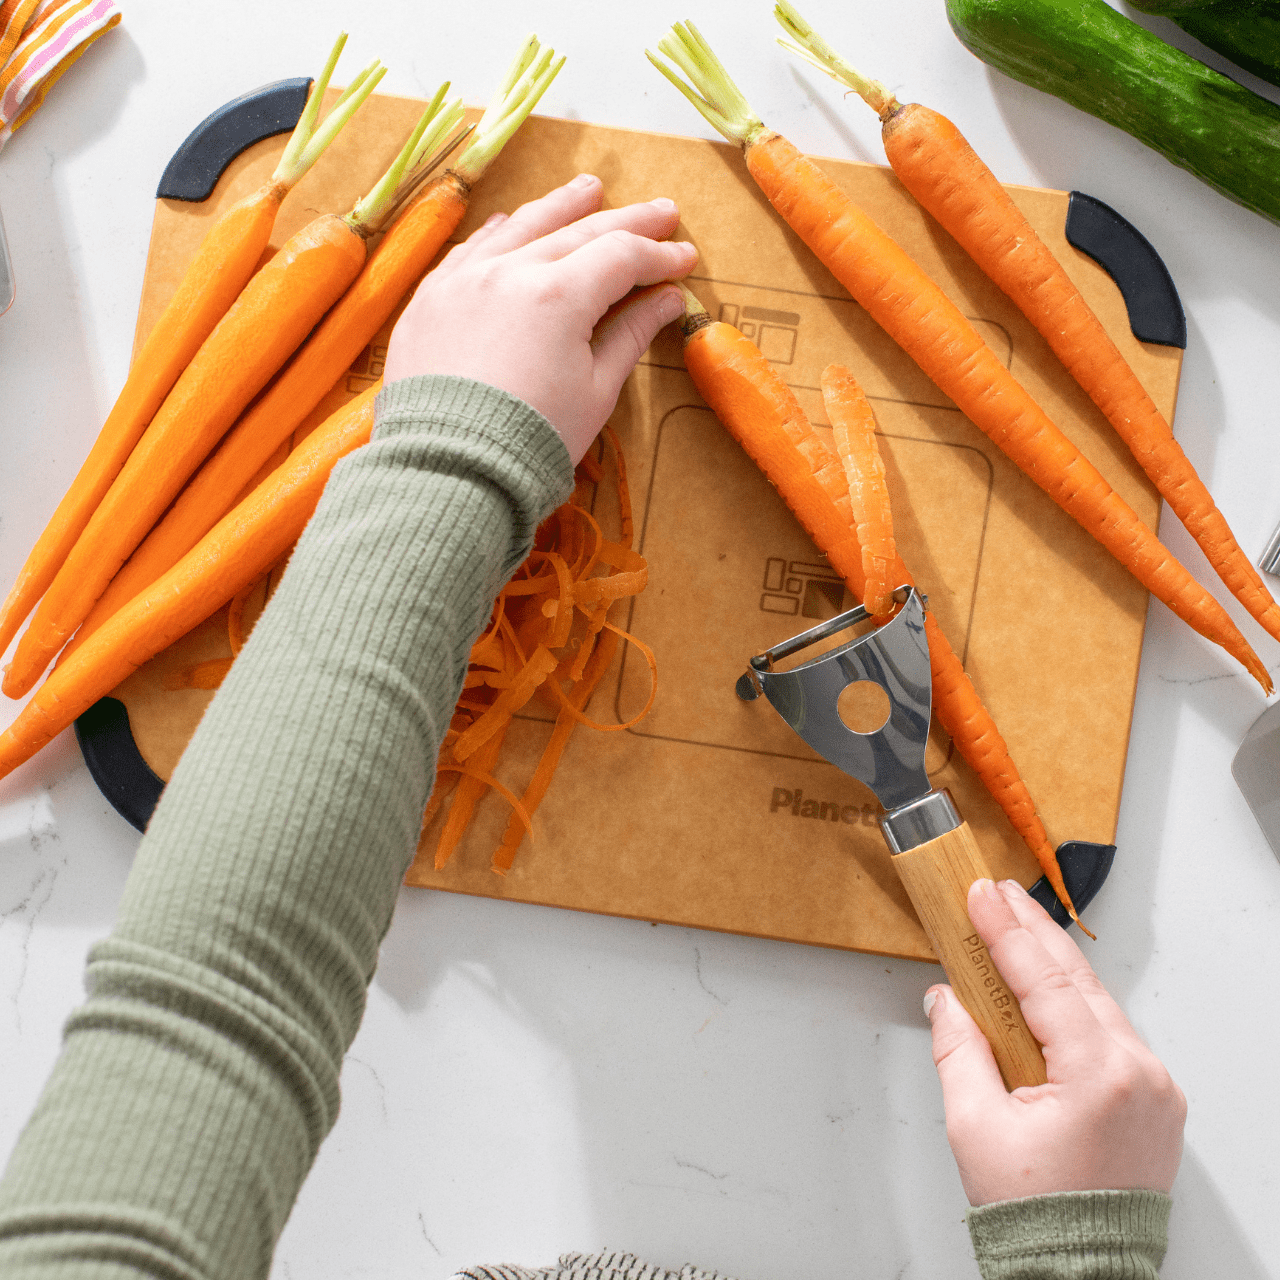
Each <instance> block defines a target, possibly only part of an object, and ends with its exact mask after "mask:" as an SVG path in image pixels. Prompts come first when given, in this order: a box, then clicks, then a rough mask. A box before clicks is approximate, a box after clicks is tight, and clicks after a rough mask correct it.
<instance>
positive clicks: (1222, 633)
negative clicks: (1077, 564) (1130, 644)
mask: <svg viewBox="0 0 1280 1280" xmlns="http://www.w3.org/2000/svg"><path fill="white" fill-rule="evenodd" d="M658 47H659V49H660V50H661V51H662V52H663V53H665V54H667V56H668V57H670V58H671V60H672V61H673V62H675V63H676V65H677V66H679V67H680V68H681V70H683V71H684V72H685V73H686V74H687V75H688V76H689V77H690V79H691V80H692V81H693V84H694V85H696V86H697V88H696V89H694V88H690V87H689V85H687V84H686V83H685V82H684V81H683V80H681V79H680V77H679V76H677V75H676V74H675V73H674V72H673V71H671V70H670V69H669V68H667V67H666V66H664V65H663V64H662V63H660V62H659V61H658V60H657V59H656V58H655V57H654V56H653V55H652V54H649V55H648V56H649V59H650V61H651V62H652V63H653V64H654V66H656V67H657V68H658V69H659V70H660V71H662V73H663V74H664V75H665V76H666V77H667V78H668V79H669V80H671V82H672V83H673V84H675V85H676V86H677V87H678V88H679V89H680V91H681V92H682V93H684V94H685V96H686V97H687V98H689V100H690V101H691V102H692V103H693V104H694V106H696V107H697V108H698V110H699V111H700V112H701V113H702V115H703V116H704V118H705V119H706V120H707V121H708V122H709V123H711V124H712V125H713V126H714V127H715V128H716V129H718V130H719V131H720V132H721V133H722V134H724V136H725V137H727V138H729V139H730V140H731V141H734V142H737V143H738V144H739V145H740V146H742V148H743V150H744V152H745V155H746V162H747V169H748V171H749V172H750V174H751V176H752V177H753V178H754V179H755V181H756V183H757V185H758V186H759V187H760V189H761V190H762V191H763V192H764V194H765V196H766V197H767V198H768V200H769V202H770V204H772V205H773V207H774V208H775V209H776V210H777V211H778V212H779V213H780V214H781V215H782V217H783V218H784V219H785V220H786V222H787V223H788V225H789V226H790V227H791V228H792V230H793V231H795V232H796V233H797V234H798V235H799V236H800V238H801V239H802V240H803V241H804V242H805V243H806V244H807V245H808V246H809V248H810V249H812V250H813V252H814V253H815V254H816V255H817V257H818V259H819V260H820V261H821V262H822V263H823V265H824V266H825V267H826V268H827V269H828V270H829V271H830V272H831V273H832V274H833V275H834V276H835V277H836V279H837V280H838V281H839V282H840V283H841V284H842V285H843V286H844V287H845V288H846V289H847V290H848V291H849V293H850V294H851V295H852V296H853V298H854V300H855V301H857V302H858V303H859V304H860V305H861V306H862V307H863V308H864V309H865V310H866V311H867V313H868V314H869V315H870V316H871V317H872V319H874V320H875V321H876V322H877V323H878V324H879V325H880V326H881V328H883V329H884V330H885V331H886V332H887V333H888V334H889V336H890V337H892V338H893V339H894V340H895V341H896V342H897V343H898V345H899V346H900V347H902V349H903V350H904V351H906V352H907V354H908V355H910V356H911V357H912V359H914V360H915V362H916V363H917V364H918V365H919V366H920V368H921V369H923V370H924V372H925V373H926V374H928V375H929V377H930V378H932V379H933V381H934V382H935V383H936V384H937V385H938V387H939V388H941V390H942V391H944V392H945V393H946V394H947V395H948V396H950V397H951V399H952V400H953V401H955V403H956V405H957V406H958V407H959V409H960V410H961V412H962V413H964V414H965V415H966V416H967V417H968V418H969V420H970V421H971V422H973V423H974V425H975V426H977V427H978V428H979V430H981V431H982V432H984V433H985V434H986V435H987V436H989V437H990V438H991V440H993V441H994V442H995V443H996V444H997V445H998V446H999V447H1000V449H1002V450H1003V451H1004V453H1005V454H1006V455H1007V456H1008V457H1009V458H1010V459H1011V460H1012V461H1013V462H1014V463H1015V464H1016V465H1017V466H1019V467H1020V468H1021V469H1022V470H1023V471H1024V472H1025V473H1026V474H1027V476H1028V477H1029V478H1030V479H1032V480H1034V481H1035V483H1036V484H1038V485H1039V486H1040V488H1042V489H1043V490H1044V491H1045V492H1046V493H1047V494H1048V495H1049V497H1051V498H1052V499H1053V500H1054V502H1056V503H1057V504H1058V505H1059V506H1060V507H1061V508H1062V509H1063V510H1064V511H1065V512H1067V514H1068V515H1070V516H1071V517H1072V518H1073V519H1074V520H1076V521H1077V522H1078V523H1079V524H1080V526H1081V527H1082V528H1083V529H1085V530H1086V532H1088V533H1089V534H1091V535H1092V536H1093V537H1094V538H1096V539H1097V541H1098V542H1099V543H1100V544H1101V545H1102V546H1103V547H1105V548H1106V549H1107V550H1108V551H1109V552H1110V553H1111V554H1112V555H1113V556H1115V558H1116V559H1117V560H1118V561H1119V562H1120V563H1121V564H1122V565H1124V566H1125V568H1127V569H1128V570H1129V571H1130V573H1132V574H1133V576H1134V577H1135V578H1137V579H1138V581H1139V582H1141V583H1142V585H1143V586H1144V587H1146V588H1147V590H1148V591H1150V592H1152V594H1154V595H1156V596H1158V597H1159V598H1160V599H1161V600H1163V601H1164V602H1165V604H1167V605H1168V606H1169V608H1171V609H1172V610H1173V611H1174V613H1176V614H1177V615H1178V616H1179V617H1180V618H1182V619H1183V621H1184V622H1186V623H1188V625H1190V626H1191V627H1193V628H1194V629H1195V630H1196V631H1198V632H1200V634H1201V635H1203V636H1205V637H1206V638H1207V639H1209V640H1212V641H1214V642H1215V643H1217V644H1220V645H1222V647H1223V648H1224V649H1226V650H1227V652H1228V653H1230V654H1231V655H1232V656H1233V657H1235V658H1236V659H1238V660H1239V661H1240V662H1241V663H1242V664H1243V665H1244V666H1245V668H1246V669H1247V670H1248V671H1249V672H1250V674H1251V675H1253V676H1254V678H1255V679H1256V680H1257V681H1258V683H1259V684H1261V685H1262V687H1263V689H1264V690H1266V691H1267V692H1268V693H1270V692H1271V677H1270V676H1269V675H1268V673H1267V670H1266V668H1265V667H1264V666H1263V665H1262V662H1261V661H1260V660H1259V658H1258V656H1257V654H1255V653H1254V651H1253V650H1252V648H1250V646H1249V644H1248V642H1247V641H1246V640H1245V638H1244V636H1242V635H1241V634H1240V631H1239V629H1238V628H1237V627H1236V625H1235V623H1234V622H1232V621H1231V619H1230V617H1229V616H1228V615H1227V613H1226V611H1225V610H1224V609H1223V608H1222V606H1221V605H1220V604H1219V603H1218V602H1217V601H1216V600H1215V599H1214V598H1213V597H1212V596H1211V595H1210V594H1209V593H1208V592H1207V591H1206V590H1205V589H1204V588H1203V587H1202V586H1201V585H1200V584H1199V583H1198V582H1196V580H1195V579H1194V578H1193V577H1192V576H1191V574H1190V573H1188V572H1187V570H1186V569H1185V568H1184V567H1183V566H1182V565H1181V564H1180V563H1179V562H1178V561H1177V560H1176V559H1175V558H1174V557H1173V556H1172V555H1171V554H1170V553H1169V551H1168V550H1167V549H1166V548H1165V547H1164V546H1163V545H1162V544H1161V543H1160V541H1159V539H1158V538H1157V537H1156V535H1155V534H1154V533H1152V531H1151V530H1150V529H1149V528H1147V526H1146V525H1145V524H1143V522H1142V521H1141V520H1140V519H1139V518H1138V516H1137V514H1136V513H1135V512H1134V511H1133V510H1132V508H1131V507H1129V505H1128V504H1127V503H1126V502H1125V501H1124V500H1123V499H1122V498H1121V497H1120V496H1119V494H1117V493H1116V492H1115V490H1114V489H1112V487H1111V486H1110V484H1108V483H1107V481H1106V479H1105V478H1104V477H1103V476H1102V475H1101V474H1100V473H1099V472H1098V470H1097V468H1096V467H1094V466H1093V464H1092V463H1090V462H1089V460H1088V459H1087V458H1085V457H1084V455H1083V454H1082V453H1081V452H1080V450H1079V449H1077V448H1076V446H1075V445H1074V444H1072V442H1071V441H1070V440H1069V439H1068V438H1067V437H1066V436H1065V435H1064V434H1063V433H1062V432H1061V431H1060V430H1059V429H1058V427H1057V426H1055V425H1054V423H1053V422H1052V421H1051V420H1050V419H1049V417H1048V415H1047V414H1045V412H1044V411H1043V410H1042V409H1041V408H1040V406H1039V405H1037V404H1036V402H1035V401H1034V400H1033V399H1032V397H1031V396H1030V395H1029V394H1028V393H1027V392H1026V390H1025V389H1024V388H1023V387H1022V386H1021V385H1020V384H1019V383H1018V382H1017V381H1016V380H1015V379H1014V377H1013V375H1012V374H1011V373H1010V372H1009V371H1008V370H1007V369H1006V368H1005V367H1004V365H1002V364H1001V363H1000V361H999V359H998V358H997V357H996V355H995V353H994V352H992V351H991V349H990V348H989V347H988V346H987V345H986V344H985V343H984V342H983V341H982V339H981V338H980V337H979V336H978V334H977V332H976V330H975V329H974V328H973V326H972V325H971V324H970V323H969V322H968V320H966V319H965V317H964V316H963V315H962V314H961V313H960V310H959V309H958V308H957V307H956V306H955V304H954V303H953V302H951V300H950V299H949V298H948V297H947V296H946V295H945V294H944V293H943V292H942V290H941V289H939V288H938V286H937V285H936V284H934V282H933V281H932V280H930V279H929V277H928V276H927V275H926V274H925V273H924V272H923V271H922V270H921V269H920V268H919V267H918V266H917V265H916V264H915V263H914V262H913V261H912V260H911V258H910V257H908V255H907V254H906V253H904V252H903V250H902V249H901V248H900V247H899V245H897V244H896V243H895V242H894V241H893V240H892V239H890V237H889V236H887V235H886V234H885V233H884V232H883V231H882V230H881V229H880V228H879V227H877V226H876V224H875V223H874V222H872V220H871V219H870V218H869V217H867V215H866V214H865V213H863V212H862V210H861V209H859V208H858V207H857V206H856V205H854V204H853V202H852V201H851V200H850V199H849V198H848V196H846V195H845V194H844V192H843V191H841V190H840V188H839V187H837V186H836V185H835V183H833V182H832V181H831V180H830V179H829V178H828V177H827V176H826V175H825V174H824V173H823V172H822V171H821V170H820V169H819V168H818V167H817V166H816V165H814V164H813V163H812V162H811V161H809V160H808V159H806V158H805V157H804V156H802V155H801V154H800V153H799V152H798V151H797V150H796V148H795V147H794V146H793V145H792V144H791V143H790V142H788V141H787V140H786V139H785V138H783V137H782V136H781V135H780V134H777V133H774V132H773V131H772V130H770V129H766V128H765V126H764V125H763V123H762V122H761V121H760V119H759V117H758V116H756V115H755V113H754V112H753V111H752V110H751V107H750V105H749V104H748V103H747V101H746V99H745V98H743V96H742V94H741V92H740V91H739V90H738V88H737V86H736V85H735V84H734V83H733V82H732V80H730V79H729V76H728V74H727V73H726V72H725V70H724V68H723V67H722V66H721V65H720V63H719V61H718V60H717V59H716V57H715V55H714V54H713V53H712V52H711V50H710V48H709V47H708V46H707V44H706V42H705V41H704V40H703V39H702V37H701V36H700V35H699V34H698V32H697V30H696V29H695V28H694V27H693V25H692V24H691V23H685V24H679V25H677V26H676V27H674V28H673V29H672V34H671V35H670V36H668V37H665V38H664V39H663V40H662V41H661V42H660V43H659V46H658Z"/></svg>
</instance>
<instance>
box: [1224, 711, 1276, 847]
mask: <svg viewBox="0 0 1280 1280" xmlns="http://www.w3.org/2000/svg"><path fill="white" fill-rule="evenodd" d="M1231 776H1232V777H1233V778H1234V779H1235V780H1236V786H1238V787H1239V788H1240V791H1241V793H1242V794H1243V795H1244V798H1245V800H1246V801H1247V802H1248V805H1249V808H1250V809H1251V810H1253V816H1254V817H1255V818H1256V819H1257V820H1258V826H1260V827H1261V828H1262V834H1263V835H1264V836H1266V838H1267V843H1268V844H1269V845H1270V846H1271V852H1272V853H1274V854H1275V855H1276V857H1277V858H1280V702H1277V703H1276V704H1275V705H1274V706H1270V707H1268V708H1267V709H1266V710H1265V711H1264V712H1263V713H1262V714H1261V715H1260V716H1259V717H1258V718H1257V719H1256V720H1255V721H1254V722H1253V724H1252V725H1251V726H1250V728H1249V732H1248V733H1246V734H1245V735H1244V741H1243V742H1242V743H1241V744H1240V746H1239V748H1238V749H1237V750H1236V754H1235V758H1234V759H1233V760H1232V761H1231Z"/></svg>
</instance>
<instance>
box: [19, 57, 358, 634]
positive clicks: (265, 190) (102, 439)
mask: <svg viewBox="0 0 1280 1280" xmlns="http://www.w3.org/2000/svg"><path fill="white" fill-rule="evenodd" d="M346 38H347V37H346V36H345V35H341V36H339V37H338V41H337V43H336V44H335V45H334V47H333V50H332V52H331V53H330V54H329V60H328V62H327V63H326V64H325V67H324V70H323V71H322V72H321V73H320V77H319V79H318V80H317V81H316V82H315V86H314V88H313V89H312V91H311V94H310V96H309V98H308V99H307V105H306V108H305V109H304V111H303V113H302V115H301V117H300V118H299V120H298V124H297V127H296V128H295V129H294V131H293V136H292V137H291V139H290V141H289V144H288V146H287V147H286V149H285V153H284V155H283V156H282V157H281V159H280V163H279V165H278V166H277V167H276V170H275V172H274V173H273V174H272V175H271V177H270V179H269V180H268V181H267V182H266V183H264V184H263V185H262V186H261V187H259V188H258V190H257V191H255V192H253V193H252V194H250V195H248V196H245V197H244V199H242V200H239V201H237V202H236V203H235V204H233V205H232V206H231V207H230V208H229V209H228V210H227V211H226V212H225V213H224V214H222V216H221V217H220V218H219V219H218V220H217V222H215V223H214V225H213V227H212V228H211V229H210V231H209V233H208V235H206V237H205V239H204V242H203V243H202V244H201V246H200V248H199V250H198V251H197V252H196V256H195V257H194V258H193V259H192V261H191V265H190V266H189V267H188V268H187V270H186V272H185V274H184V275H183V277H182V280H181V281H180V282H179V284H178V288H177V291H176V292H175V293H174V295H173V297H172V299H171V300H170V301H169V304H168V305H167V306H166V307H165V309H164V312H163V313H162V314H161V316H160V319H159V320H158V321H157V322H156V324H155V326H154V328H153V329H152V330H151V332H150V334H148V335H147V339H146V341H145V342H144V343H143V344H142V348H141V350H140V351H139V352H138V355H137V358H136V359H135V360H134V362H133V366H132V367H131V368H130V370H129V376H128V378H127V379H126V381H125V384H124V388H123V389H122V390H121V392H120V395H119V396H118V397H117V399H116V402H115V405H114V406H113V407H112V410H111V412H110V414H109V415H108V416H107V420H106V422H105V424H104V425H103V427H102V430H101V432H100V433H99V435H98V438H97V440H96V441H95V443H94V445H93V448H92V449H91V450H90V452H89V456H88V458H86V459H85V461H84V464H83V465H82V466H81V468H80V471H79V472H78V473H77V475H76V478H75V479H74V480H73V481H72V483H71V488H70V489H68V491H67V493H66V496H65V497H64V498H63V499H62V501H61V502H60V503H59V504H58V507H57V510H56V511H55V512H54V513H53V517H52V519H51V520H50V521H49V523H48V525H47V526H46V527H45V530H44V532H43V533H42V534H41V535H40V537H39V539H38V540H37V542H36V545H35V546H34V547H33V548H32V550H31V554H30V555H29V556H28V557H27V560H26V563H25V564H24V565H23V566H22V569H21V570H20V571H19V573H18V578H17V581H16V582H15V583H14V585H13V587H12V588H11V589H10V591H9V594H8V596H7V597H6V599H5V601H4V604H3V606H0V653H3V652H4V651H5V650H6V649H7V648H8V647H9V642H10V641H11V640H12V639H13V637H14V636H15V635H16V634H17V631H18V628H19V627H20V626H21V625H22V623H23V622H24V620H25V619H26V617H27V615H28V614H29V613H30V612H31V610H32V609H33V608H35V606H36V602H37V601H38V600H39V599H40V597H41V596H42V595H44V593H45V591H46V590H47V589H48V587H49V584H50V583H51V582H52V581H53V578H54V575H55V574H56V573H57V572H58V569H59V568H60V567H61V565H62V563H63V561H64V560H65V559H66V558H67V555H68V554H69V553H70V551H71V548H72V547H73V546H74V545H75V542H76V539H77V538H78V537H79V536H80V534H81V532H82V531H83V529H84V527H85V525H86V524H88V522H89V518H90V517H91V516H92V515H93V513H94V511H95V510H96V509H97V506H98V504H99V503H100V502H101V501H102V498H103V496H104V494H105V493H106V492H107V489H108V488H110V486H111V482H112V481H113V480H114V479H115V477H116V475H117V474H118V473H119V471H120V468H121V467H122V466H123V465H124V463H125V460H126V459H127V458H128V456H129V454H130V452H131V451H132V449H133V447H134V445H135V444H137V442H138V439H139V438H140V437H141V435H142V433H143V431H145V430H146V427H147V424H148V423H149V422H150V421H151V419H152V418H153V417H154V416H155V413H156V410H157V409H159V407H160V405H161V404H162V403H163V402H164V398H165V396H166V395H168V393H169V391H170V389H171V388H172V386H173V384H174V383H175V382H176V381H177V380H178V376H179V375H180V374H181V373H182V371H183V369H185V368H186V367H187V365H188V364H189V363H190V361H191V359H192V357H193V356H194V355H195V353H196V352H197V351H198V350H199V349H200V345H201V344H202V343H203V342H204V340H205V339H206V338H207V337H208V336H209V334H210V333H211V332H212V331H213V328H214V326H215V325H216V324H217V323H218V321H219V320H220V319H221V318H222V316H223V315H224V314H225V312H226V311H227V309H228V308H229V307H230V306H231V304H232V303H233V302H234V301H235V300H236V298H237V297H238V296H239V294H240V291H241V289H242V288H243V287H244V286H245V284H246V283H247V282H248V280H249V278H250V277H251V276H252V275H253V273H254V270H255V269H256V268H257V266H258V263H259V261H260V260H261V258H262V255H263V253H264V252H265V250H266V248H267V243H268V241H269V240H270V238H271V229H272V227H273V226H274V225H275V218H276V212H277V210H279V208H280V204H281V202H282V201H283V200H284V197H285V196H286V195H287V194H288V192H289V191H290V189H291V188H292V187H293V186H294V185H295V184H296V183H297V182H298V180H299V179H300V178H301V177H302V176H303V174H305V173H306V172H307V170H308V169H310V168H311V166H312V165H313V164H314V163H315V162H316V160H317V159H318V158H319V157H320V155H321V154H322V152H323V151H324V149H325V148H326V147H327V146H328V145H329V143H330V142H332V141H333V139H334V138H335V137H336V136H337V134H338V131H339V130H340V129H341V128H342V126H343V125H344V124H345V123H346V122H347V120H349V119H350V118H351V115H352V114H353V112H354V111H355V110H356V109H357V108H358V107H359V106H360V104H361V103H362V102H363V101H364V100H365V98H366V97H368V95H369V94H370V93H371V92H372V91H373V88H374V86H375V85H376V84H377V82H378V80H379V79H380V78H381V75H382V74H383V72H382V71H380V70H379V69H378V64H377V63H376V62H375V63H373V64H371V65H370V66H369V67H366V68H365V69H364V71H362V72H361V73H360V75H359V76H357V77H356V79H355V80H353V81H352V83H351V84H350V85H349V86H348V87H347V90H346V92H345V93H344V94H343V96H342V98H340V99H339V101H338V102H337V103H336V104H335V105H334V108H333V110H332V111H330V113H329V115H328V116H327V117H326V118H325V121H324V124H323V125H322V126H321V127H320V129H319V130H318V131H317V130H316V117H317V115H318V114H319V111H320V100H321V98H322V97H323V96H324V92H325V89H326V88H327V86H328V83H329V77H330V75H331V74H332V72H333V68H334V65H335V64H336V63H337V60H338V55H339V53H340V52H341V51H342V46H343V44H344V43H345V42H346Z"/></svg>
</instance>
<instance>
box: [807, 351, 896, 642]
mask: <svg viewBox="0 0 1280 1280" xmlns="http://www.w3.org/2000/svg"><path fill="white" fill-rule="evenodd" d="M822 403H823V405H824V406H825V407H826V410H827V417H828V418H830V419H831V434H832V435H833V436H834V437H835V442H836V453H837V455H838V456H839V458H840V461H841V462H842V463H843V464H844V475H845V479H846V481H848V484H849V503H850V505H851V506H852V508H853V521H854V528H855V530H856V531H857V535H858V545H859V546H861V548H862V571H863V573H864V574H865V575H866V586H865V587H864V588H863V592H862V603H863V605H864V606H865V607H866V609H867V612H868V613H870V614H871V616H872V617H873V618H883V617H885V616H886V615H887V614H888V613H890V612H891V611H892V609H893V593H894V592H895V591H896V590H897V589H898V588H899V587H900V586H901V585H902V580H901V579H900V578H899V577H898V575H897V573H896V568H897V565H898V549H897V544H896V543H895V541H894V537H893V517H892V515H891V514H890V512H889V485H888V482H887V480H886V479H885V471H884V461H883V459H882V458H881V457H880V449H879V447H878V446H877V445H876V419H875V415H874V414H873V413H872V412H871V405H870V404H869V403H868V401H867V398H866V396H864V395H863V394H862V388H861V387H860V386H859V385H858V380H857V378H855V377H854V376H853V374H851V373H850V372H849V370H848V369H846V368H845V367H844V365H840V364H829V365H828V366H827V367H826V368H825V369H824V370H823V372H822Z"/></svg>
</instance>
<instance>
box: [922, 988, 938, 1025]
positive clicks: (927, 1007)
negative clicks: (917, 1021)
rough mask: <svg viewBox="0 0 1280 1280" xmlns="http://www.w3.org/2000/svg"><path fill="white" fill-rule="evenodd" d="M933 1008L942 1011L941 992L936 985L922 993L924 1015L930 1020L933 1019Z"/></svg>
mask: <svg viewBox="0 0 1280 1280" xmlns="http://www.w3.org/2000/svg"><path fill="white" fill-rule="evenodd" d="M934 1010H937V1011H938V1012H939V1013H941V1012H942V992H941V991H939V990H938V989H937V988H936V987H933V988H931V989H930V990H928V991H926V992H925V993H924V1016H925V1017H926V1018H928V1019H929V1021H930V1022H932V1021H933V1014H934Z"/></svg>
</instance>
